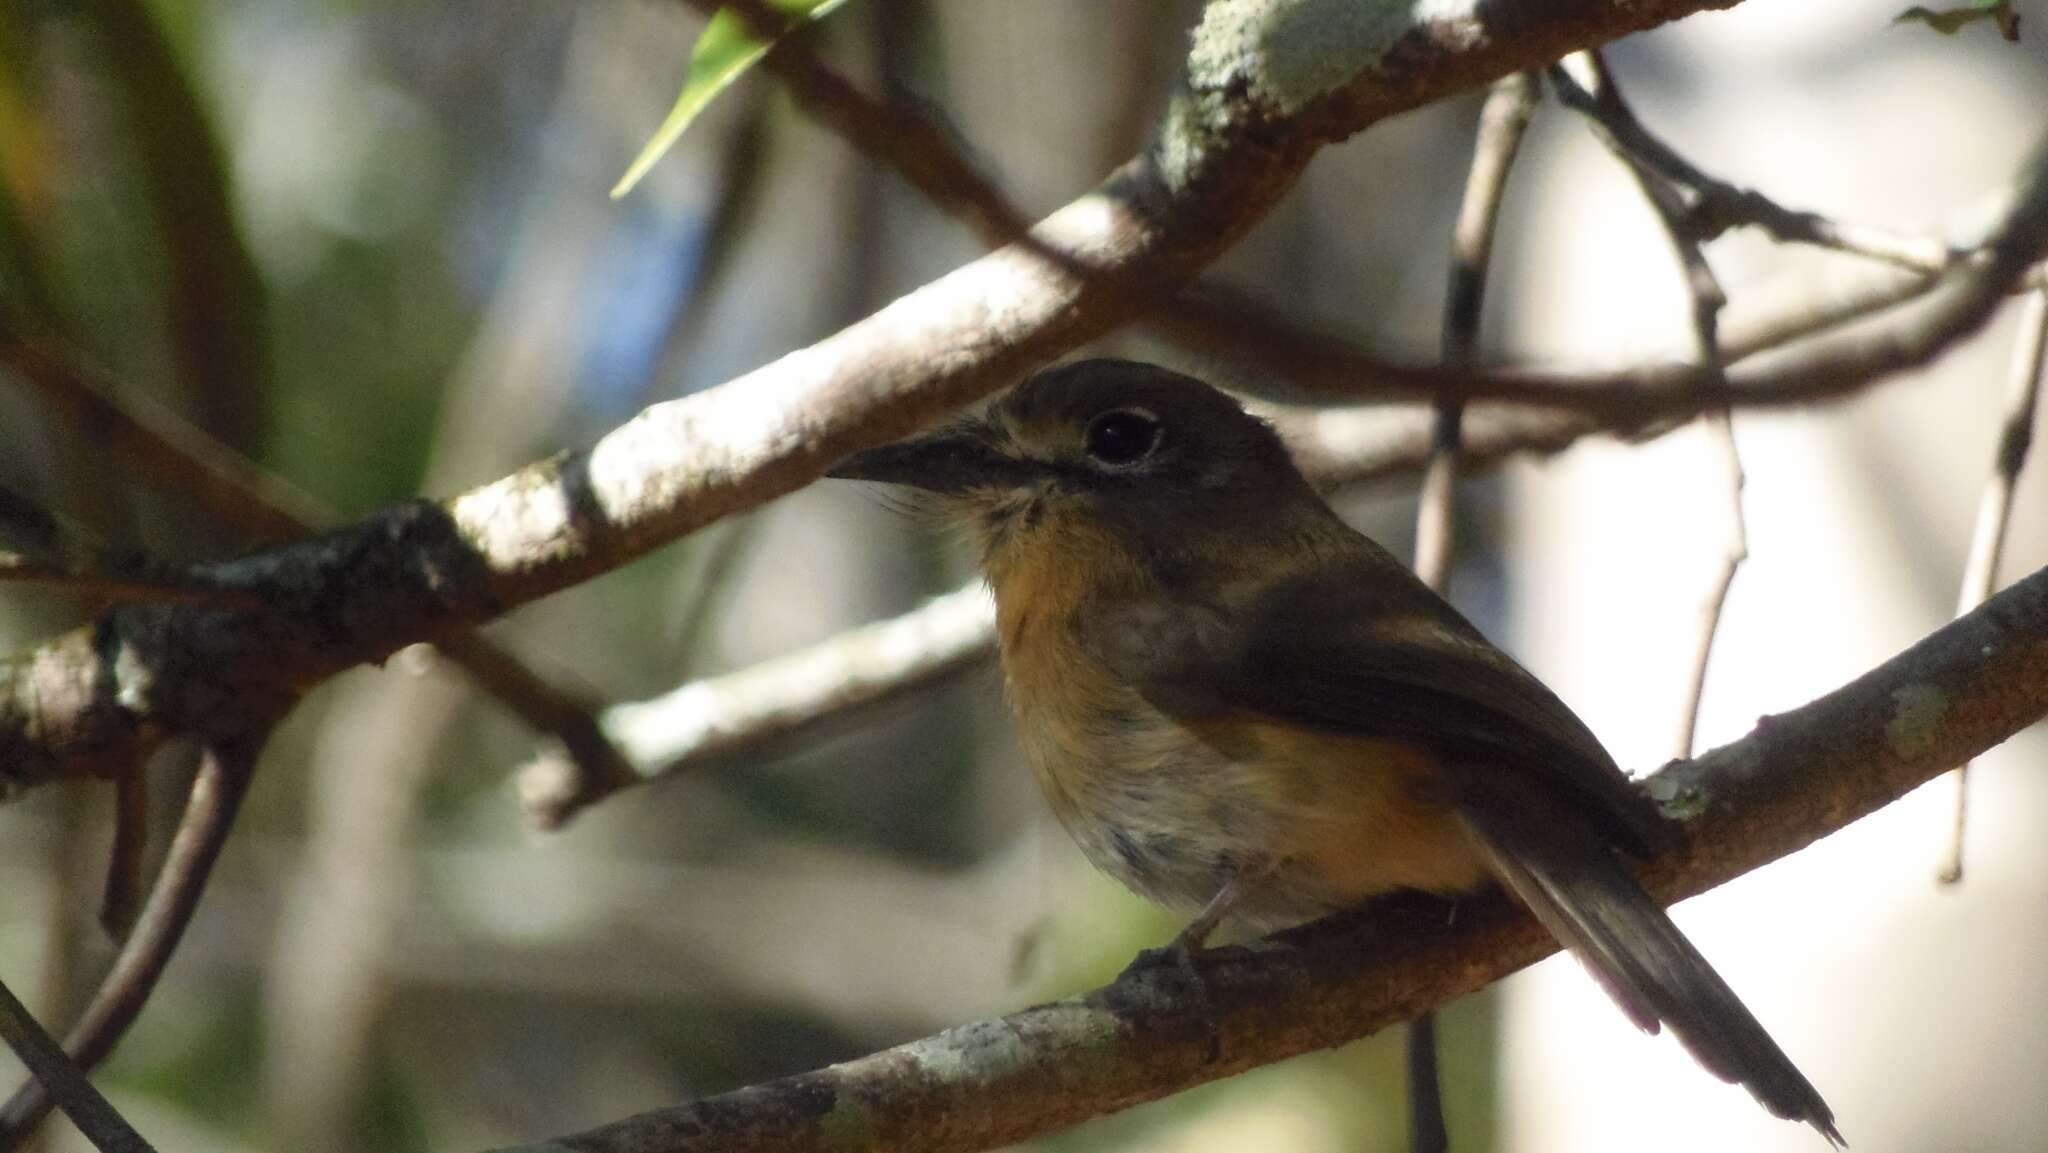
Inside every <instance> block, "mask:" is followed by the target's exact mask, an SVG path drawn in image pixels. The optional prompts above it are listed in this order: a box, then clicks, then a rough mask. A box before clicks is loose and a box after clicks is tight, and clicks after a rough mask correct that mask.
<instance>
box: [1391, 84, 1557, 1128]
mask: <svg viewBox="0 0 2048 1153" xmlns="http://www.w3.org/2000/svg"><path fill="white" fill-rule="evenodd" d="M1540 93H1541V87H1540V85H1539V84H1538V83H1537V79H1536V77H1535V76H1534V75H1532V74H1530V73H1527V72H1518V73H1516V74H1515V75H1513V76H1506V77H1503V78H1501V79H1499V80H1496V81H1494V84H1493V88H1492V90H1491V91H1489V92H1488V93H1487V96H1486V103H1485V104H1484V105H1483V106H1481V108H1480V110H1479V131H1478V134H1477V138H1476V139H1475V140H1474V142H1473V146H1472V168H1471V171H1470V172H1468V173H1467V174H1466V177H1465V195H1464V199H1463V201H1462V202H1461V203H1460V204H1459V207H1458V220H1457V224H1456V225H1455V226H1454V227H1453V229H1452V231H1451V267H1450V278H1449V283H1448V285H1447V287H1446V290H1445V292H1444V322H1443V360H1444V364H1445V365H1447V366H1449V367H1452V368H1460V369H1464V368H1469V367H1471V365H1472V363H1473V361H1474V360H1475V359H1476V358H1477V354H1478V347H1479V322H1480V317H1481V316H1482V315H1483V314H1484V312H1485V304H1486V274H1487V265H1488V263H1489V260H1490V258H1491V256H1492V254H1493V237H1494V230H1495V226H1496V225H1497V224H1498V223H1499V220H1500V206H1501V201H1502V199H1503V198H1504V196H1505V194H1506V192H1507V183H1508V173H1509V172H1510V171H1511V170H1512V169H1513V168H1514V164H1515V155H1516V154H1517V153H1518V152H1520V151H1521V147H1522V137H1523V134H1524V133H1526V132H1527V130H1528V128H1529V121H1530V119H1531V118H1532V117H1534V116H1535V114H1536V104H1537V100H1538V98H1539V95H1540ZM1464 417H1465V406H1464V404H1463V403H1462V402H1460V401H1458V400H1455V399H1444V400H1439V401H1437V403H1436V410H1435V418H1434V420H1433V421H1432V425H1431V431H1430V448H1429V460H1428V462H1427V463H1426V464H1425V465H1424V466H1423V472H1422V493H1421V498H1420V500H1419V501H1418V502H1417V506H1416V512H1415V572H1416V575H1417V576H1419V577H1421V578H1422V581H1423V583H1424V584H1427V585H1428V586H1429V587H1430V588H1431V589H1433V590H1435V591H1436V593H1437V594H1438V595H1439V596H1441V595H1444V594H1445V593H1446V592H1447V591H1448V587H1449V584H1450V577H1451V565H1452V562H1453V560H1454V559H1455V555H1456V549H1457V511H1456V508H1455V507H1454V505H1455V501H1456V488H1457V476H1458V469H1459V464H1460V459H1461V457H1462V456H1463V454H1464V444H1463V442H1464ZM1450 1144H1451V1138H1450V1132H1449V1130H1448V1128H1447V1127H1446V1126H1445V1123H1444V1102H1443V1079H1442V1072H1441V1070H1440V1069H1439V1068H1438V1062H1437V1036H1436V1013H1435V1011H1434V1010H1431V1011H1429V1012H1425V1013H1423V1014H1421V1015H1420V1016H1418V1017H1416V1018H1415V1020H1413V1021H1411V1022H1409V1024H1408V1148H1409V1149H1410V1151H1411V1153H1444V1150H1446V1149H1448V1148H1450Z"/></svg>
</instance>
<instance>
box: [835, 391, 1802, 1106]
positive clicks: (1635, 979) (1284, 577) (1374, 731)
mask: <svg viewBox="0 0 2048 1153" xmlns="http://www.w3.org/2000/svg"><path fill="white" fill-rule="evenodd" d="M834 475H838V476H847V477H853V478H858V479H869V480H880V481H889V482H895V483H901V484H908V485H912V486H915V487H918V488H922V489H925V490H927V491H929V492H932V493H936V494H938V496H939V498H940V499H941V500H942V501H944V502H945V503H948V504H950V505H952V506H954V507H955V508H956V509H957V511H959V512H960V513H962V514H964V515H965V516H966V518H967V519H968V521H969V522H970V524H971V525H972V527H973V528H974V530H975V532H976V534H977V537H978V539H979V541H980V544H981V547H982V554H983V556H982V560H983V567H984V570H985V571H986V573H987V576H988V580H989V585H990V587H991V588H992V589H993V590H994V592H995V597H996V611H997V625H998V632H999V636H1000V640H1001V647H1002V660H1003V668H1004V672H1005V675H1006V679H1007V681H1008V685H1009V690H1010V695H1011V699H1012V702H1013V704H1014V707H1015V709H1016V713H1017V718H1018V722H1019V726H1020V731H1021V733H1022V735H1023V739H1024V744H1025V747H1026V749H1027V751H1028V753H1029V755H1030V760H1031V764H1032V767H1033V769H1034V771H1035V773H1036V774H1037V777H1038V780H1039V783H1040V785H1041V786H1043V788H1044V791H1045V795H1046V797H1047V799H1048V801H1049V802H1050V803H1051V806H1052V809H1053V811H1054V813H1055V814H1057V815H1058V817H1059V819H1060V822H1061V823H1062V824H1063V825H1064V826H1065V827H1066V828H1067V830H1068V831H1069V832H1070V833H1072V834H1073V836H1074V839H1075V840H1076V841H1077V842H1079V844H1080V846H1081V849H1082V851H1083V852H1085V853H1086V854H1087V855H1088V857H1089V859H1090V860H1092V861H1093V862H1094V863H1095V864H1096V865H1098V866H1099V867H1101V868H1102V869H1104V870H1105V871H1107V872H1109V873H1110V874H1112V875H1114V876H1115V877H1117V878H1118V879H1119V880H1121V881H1123V882H1124V883H1125V884H1127V885H1129V886H1130V887H1131V888H1133V889H1135V890H1136V891H1138V892H1139V893H1142V894H1144V895H1145V896H1147V897H1150V898H1152V899H1154V900H1157V901H1160V902H1163V903H1166V904H1170V905H1174V906H1178V907H1182V908H1188V909H1200V910H1202V912H1201V915H1200V916H1198V918H1197V919H1196V921H1195V923H1194V924H1193V925H1191V926H1190V927H1189V930H1188V932H1186V933H1184V934H1183V935H1182V936H1181V938H1180V939H1179V940H1178V941H1177V942H1176V944H1177V946H1178V947H1180V948H1183V949H1193V948H1198V947H1199V946H1200V944H1201V942H1202V940H1203V938H1204V937H1205V936H1206V935H1207V933H1208V932H1209V930H1210V929H1212V928H1213V927H1214V925H1215V923H1216V921H1217V920H1218V919H1219V918H1221V917H1224V916H1230V917H1234V918H1237V919H1239V920H1241V921H1243V922H1245V923H1248V924H1250V925H1253V926H1255V927H1273V926H1277V925H1281V924H1285V923H1289V922H1293V921H1299V920H1302V919H1305V918H1308V917H1312V916H1316V915H1319V914H1321V913H1324V912H1327V911H1330V910H1332V909H1337V908H1342V907H1345V906H1347V905H1352V904H1356V903H1357V902H1359V901H1360V900H1362V899H1364V898H1366V897H1369V896H1372V895H1374V894H1377V893H1384V892H1387V891H1390V890H1394V889H1403V888H1409V889H1420V890H1425V891H1429V892H1435V893H1444V894H1455V893H1461V892H1468V891H1471V890H1473V889H1476V888H1478V887H1480V886H1481V885H1483V884H1484V883H1485V882H1486V881H1487V880H1488V879H1489V878H1491V879H1494V880H1497V881H1499V882H1500V883H1501V884H1502V885H1504V886H1505V887H1506V888H1508V889H1509V890H1510V891H1511V892H1513V893H1514V894H1515V895H1516V896H1517V897H1518V898H1519V899H1520V900H1521V901H1522V902H1523V903H1524V904H1526V905H1527V906H1528V907H1529V908H1530V910H1531V911H1532V912H1533V913H1535V915H1536V916H1537V917H1538V918H1539V919H1540V920H1541V921H1542V922H1543V924H1544V925H1545V926H1546V927H1547V928H1548V929H1549V930H1550V931H1551V932H1552V933H1553V934H1555V935H1556V936H1557V938H1558V940H1559V941H1560V942H1562V943H1563V944H1564V945H1566V946H1567V947H1568V948H1570V949H1571V950H1572V952H1574V953H1575V954H1577V955H1578V957H1579V958H1580V960H1581V961H1583V962H1584V963H1585V964H1586V966H1587V968H1588V969H1589V970H1590V971H1591V972H1592V973H1593V975H1594V976H1595V977H1596V978H1597V979H1598V980H1599V981H1600V983H1601V984H1602V985H1603V986H1604V987H1605V988H1606V989H1607V990H1608V992H1609V993H1610V994H1612V995H1613V997H1614V999H1615V1000H1616V1002H1617V1003H1618V1004H1619V1005H1620V1006H1621V1008H1622V1009H1623V1011H1624V1012H1626V1013H1627V1014H1628V1015H1629V1017H1630V1018H1631V1019H1633V1020H1634V1021H1635V1022H1636V1023H1637V1024H1638V1025H1639V1026H1641V1027H1642V1028H1644V1029H1647V1030H1650V1031H1652V1032H1655V1031H1656V1030H1657V1029H1658V1028H1659V1026H1660V1025H1662V1024H1668V1025H1670V1026H1671V1027H1672V1028H1673V1030H1674V1031H1675V1032H1676V1033H1677V1034H1678V1036H1679V1038H1680V1039H1681V1040H1682V1041H1683V1042H1684V1043H1685V1044H1686V1045H1687V1047H1688V1048H1690V1049H1691V1050H1692V1052H1693V1053H1694V1054H1695V1055H1696V1056H1697V1057H1698V1058H1699V1059H1700V1061H1701V1063H1702V1064H1704V1065H1705V1066H1706V1067H1707V1068H1709V1069H1710V1070H1712V1071H1713V1072H1715V1073H1716V1074H1718V1075H1720V1076H1721V1077H1723V1078H1725V1079H1727V1080H1731V1081H1736V1082H1739V1083H1741V1084H1743V1085H1745V1086H1747V1087H1748V1088H1749V1090H1750V1091H1751V1093H1753V1094H1754V1095H1755V1096H1756V1097H1757V1099H1758V1100H1759V1101H1760V1102H1762V1103H1763V1105H1764V1106H1765V1107H1766V1108H1767V1109H1769V1110H1770V1111H1771V1112H1773V1113H1775V1114H1777V1115H1778V1116H1781V1117H1788V1118H1793V1119H1797V1120H1803V1121H1806V1122H1808V1123H1810V1124H1812V1125H1813V1126H1814V1127H1815V1128H1816V1129H1818V1130H1820V1132H1821V1133H1823V1134H1824V1135H1826V1136H1827V1137H1828V1139H1829V1140H1830V1141H1833V1142H1837V1143H1839V1142H1840V1140H1841V1138H1840V1135H1839V1134H1838V1133H1837V1132H1836V1131H1835V1128H1834V1119H1833V1114H1832V1113H1831V1112H1830V1111H1829V1110H1828V1107H1827V1104H1826V1103H1825V1102H1824V1101H1822V1100H1821V1097H1820V1095H1819V1094H1818V1093H1817V1092H1816V1091H1815V1090H1814V1088H1813V1086H1812V1085H1811V1084H1809V1083H1808V1082H1807V1080H1806V1078H1805V1077H1804V1076H1802V1075H1801V1074H1800V1072H1799V1071H1798V1069H1797V1068H1796V1067H1794V1066H1793V1064H1792V1062H1791V1061H1790V1060H1789V1059H1788V1058H1787V1057H1786V1056H1785V1055H1784V1053H1783V1052H1782V1051H1780V1050H1779V1049H1778V1047H1777V1045H1776V1044H1775V1043H1774V1042H1773V1041H1772V1040H1771V1039H1770V1037H1769V1035H1768V1034H1766V1033H1765V1032H1764V1030H1763V1027H1762V1026H1761V1025H1759V1024H1758V1023H1757V1021H1756V1019H1755V1018H1754V1017H1753V1016H1751V1015H1750V1013H1749V1011H1748V1010H1747V1009H1746V1008H1744V1007H1743V1005H1742V1003H1741V1002H1740V1001H1739V1000H1738V999H1737V998H1736V997H1735V995H1734V993H1733V992H1731V991H1730V990H1729V989H1728V987H1727V985H1726V984H1724V983H1723V982H1722V981H1721V979H1720V977H1719V976H1718V975H1716V974H1715V973H1714V971H1713V969H1712V968H1711V967H1710V966H1709V965H1708V964H1707V962H1706V961H1705V960H1704V959H1703V958H1701V956H1700V955H1699V953H1698V952H1697V951H1696V950H1694V949H1693V947H1692V945H1691V944H1690V943H1689V942H1687V941H1686V940H1685V938H1684V937H1683V936H1682V935H1681V934H1680V933H1679V931H1678V929H1677V928H1676V927H1675V926H1674V925H1672V923H1671V921H1670V919H1669V918H1668V917H1666V916H1665V914H1664V911H1663V910H1662V909H1661V908H1660V907H1659V906H1658V905H1657V903H1656V902H1655V901H1654V900H1652V899H1651V898H1650V897H1649V896H1648V895H1647V894H1646V893H1644V892H1643V890H1642V888H1641V887H1640V886H1639V885H1638V884H1637V883H1636V881H1635V880H1634V878H1633V877H1632V876H1631V875H1630V874H1629V872H1628V871H1627V870H1626V869H1625V868H1624V867H1623V866H1622V864H1621V862H1620V860H1619V859H1618V858H1617V857H1616V855H1615V854H1616V851H1617V850H1619V851H1622V852H1627V853H1632V854H1643V853H1647V852H1651V851H1654V850H1656V849H1657V848H1659V847H1660V846H1664V845H1667V844H1669V843H1671V841H1672V839H1673V838H1674V837H1676V836H1677V835H1678V834H1677V830H1676V829H1675V827H1674V826H1672V825H1671V824H1669V823H1668V822H1666V821H1665V820H1664V819H1663V818H1662V817H1661V816H1660V815H1659V814H1658V813H1657V811H1656V809H1655V807H1654V806H1653V805H1651V804H1650V803H1649V801H1648V800H1647V799H1646V798H1644V797H1643V795H1642V794H1641V793H1640V792H1639V791H1638V790H1637V789H1636V788H1635V787H1634V785H1632V784H1631V783H1630V782H1629V780H1628V778H1627V777H1626V776H1625V775H1623V773H1622V772H1621V770H1620V769H1619V768H1617V767H1616V766H1615V764H1614V761H1613V760H1612V758H1610V757H1609V756H1608V755H1607V753H1606V751H1605V750H1604V749H1603V748H1601V746H1600V742H1599V741H1598V740H1597V739H1596V738H1595V737H1594V736H1593V734H1592V733H1591V732H1590V731H1589V730H1587V728H1586V726H1585V725H1584V724H1583V723H1582V722H1581V721H1580V720H1579V719H1578V718H1577V717H1576V716H1574V715H1573V714H1572V712H1571V710H1570V709H1569V708H1567V707H1566V706H1565V705H1564V703H1563V702H1561V701H1560V700H1558V698H1557V697H1556V695H1554V694H1553V693H1551V692H1550V690H1549V689H1547V688H1545V687H1544V685H1543V684H1542V683H1541V682H1540V681H1538V680H1537V679H1536V678H1535V677H1533V676H1531V675H1530V674H1529V673H1528V672H1526V671H1524V670H1523V669H1522V668H1521V666H1519V665H1517V664H1516V663H1515V662H1514V661H1513V660H1512V659H1511V658H1509V657H1508V656H1507V655H1506V654H1504V653H1502V652H1501V651H1500V650H1499V649H1497V648H1495V647H1494V646H1493V645H1491V644H1489V643H1488V642H1487V640H1486V639H1485V638H1484V637H1483V636H1481V635H1480V633H1479V632H1478V630H1477V629H1475V628H1473V627H1472V625H1471V624H1470V623H1468V622H1467V621H1466V620H1465V619H1464V618H1463V617H1462V616H1460V615H1459V614H1458V613H1457V612H1456V611H1455V610H1453V609H1452V608H1451V607H1450V606H1449V605H1448V604H1446V603H1444V602H1443V600H1442V599H1440V598H1439V597H1437V596H1436V594H1434V593H1433V592H1431V591H1430V590H1429V589H1428V588H1427V587H1425V586H1424V585H1423V584H1422V583H1421V582H1420V581H1418V580H1416V579H1415V577H1414V576H1413V574H1411V573H1410V572H1409V571H1408V570H1407V568H1406V567H1404V566H1403V565H1401V564H1400V563H1399V562H1398V561H1396V560H1395V559H1393V558H1392V557H1391V556H1389V555H1388V554H1387V553H1386V552H1385V551H1384V550H1382V549H1380V548H1379V546H1377V545H1375V544H1373V543H1372V542H1371V541H1369V540H1367V539H1366V538H1365V537H1363V536H1361V535H1360V534H1358V533H1357V532H1355V531H1353V530H1352V529H1351V528H1350V527H1348V526H1346V525H1345V524H1344V523H1343V522H1342V521H1340V520H1339V519H1338V518H1337V516H1336V515H1335V514H1334V513H1333V512H1331V511H1330V509H1329V507H1328V506H1327V505H1325V504H1324V503H1323V502H1322V500H1321V499H1320V498H1318V497H1317V496H1316V494H1315V493H1314V492H1313V491H1312V490H1311V489H1310V488H1309V486H1308V484H1307V483H1306V482H1305V481H1304V480H1303V479H1302V477H1301V475H1300V473H1299V472H1298V471H1296V469H1295V467H1294V465H1293V462H1292V461H1291V459H1290V458H1289V457H1288V455H1287V453H1286V450H1285V449H1284V448H1283V447H1282V445H1281V444H1280V441H1279V439H1278V438H1277V437H1276V436H1275V435H1274V434H1273V432H1272V430H1271V429H1270V428H1268V427H1267V426H1266V425H1265V424H1264V423H1262V422H1260V421H1258V420H1256V419H1254V418H1253V417H1251V416H1249V415H1247V414H1246V413H1245V412H1244V411H1243V410H1242V409H1241V408H1240V407H1238V405H1237V404H1236V402H1234V401H1232V400H1231V399H1230V398H1229V397H1227V396H1225V395H1224V394H1222V393H1220V392H1217V391H1216V390H1214V389H1212V388H1210V387H1208V386H1207V385H1205V384H1202V383H1201V382H1199V381H1196V380H1193V379H1191V378H1188V377H1185V376H1181V375H1179V374H1176V373H1172V372H1168V371H1166V370H1164V369H1160V368H1156V367H1153V366H1149V365H1143V364H1135V363H1130V362H1124V361H1088V362H1083V363H1079V364H1073V365H1068V366H1065V367H1062V368H1058V369H1053V370H1051V371H1048V372H1045V373H1042V374H1040V375H1039V376H1037V377H1034V378H1033V379H1032V380H1030V381H1027V382H1026V383H1024V384H1023V385H1020V386H1018V388H1016V389H1015V390H1013V391H1012V392H1011V393H1010V394H1009V395H1007V396H1006V397H1004V398H1003V399H1002V400H1000V401H998V402H997V403H996V404H995V405H994V406H993V407H992V408H991V409H990V410H989V412H988V414H987V415H986V416H985V417H983V418H979V419H976V420H972V421H968V422H965V423H962V424H959V425H956V426H954V427H952V428H949V429H946V430H943V431H941V432H939V433H937V434H934V435H931V436H927V437H924V438H921V439H918V440H913V441H908V442H904V443H902V444H898V445H891V446H887V447H884V448H881V449H876V450H874V451H872V452H869V453H865V454H862V455H860V456H857V457H855V458H853V459H852V460H850V461H847V462H845V463H843V464H841V465H840V466H839V468H837V469H835V470H834Z"/></svg>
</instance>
